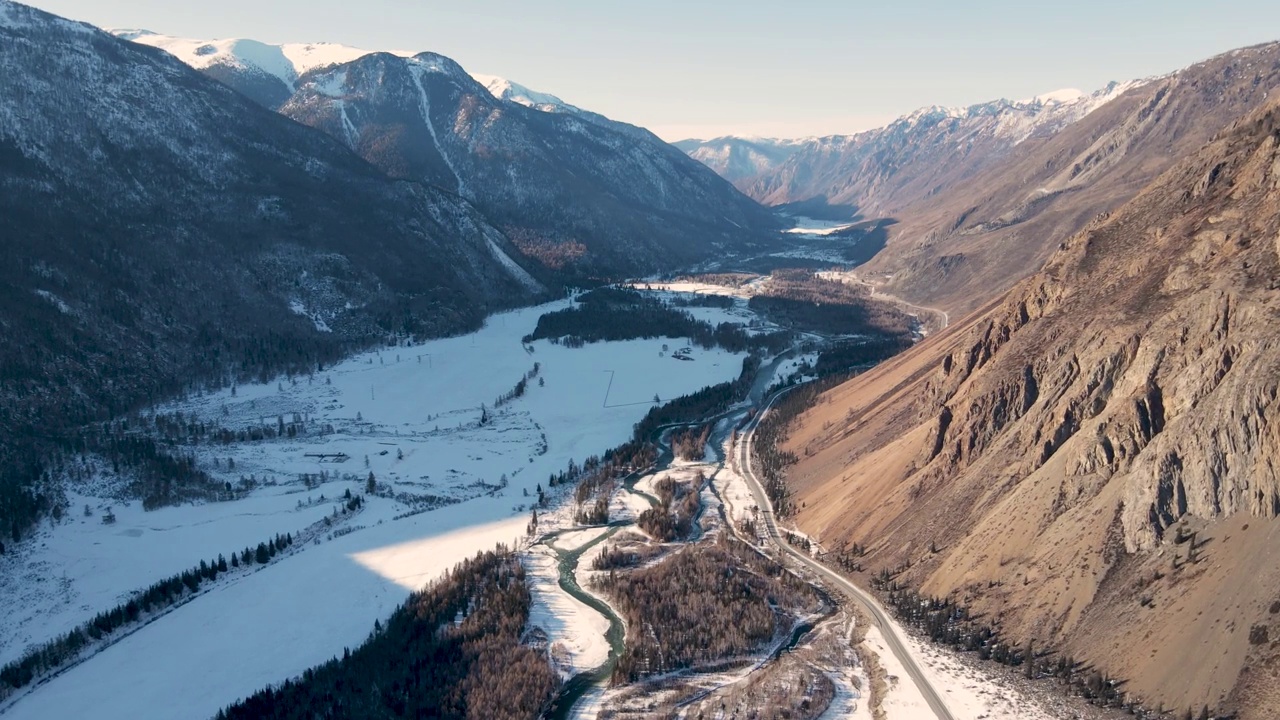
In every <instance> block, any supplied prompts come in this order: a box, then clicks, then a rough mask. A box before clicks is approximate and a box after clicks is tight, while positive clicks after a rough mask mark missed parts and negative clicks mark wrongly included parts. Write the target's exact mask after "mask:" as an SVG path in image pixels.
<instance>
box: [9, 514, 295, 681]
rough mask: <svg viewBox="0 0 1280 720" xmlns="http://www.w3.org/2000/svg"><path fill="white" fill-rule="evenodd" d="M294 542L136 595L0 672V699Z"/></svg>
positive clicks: (251, 551) (287, 539)
mask: <svg viewBox="0 0 1280 720" xmlns="http://www.w3.org/2000/svg"><path fill="white" fill-rule="evenodd" d="M293 542H294V539H293V535H292V534H289V533H286V534H284V535H276V536H275V537H273V538H271V539H269V540H267V541H266V542H261V543H258V545H257V547H246V548H244V549H243V550H241V551H240V552H233V553H231V560H230V562H228V561H227V559H226V557H225V556H223V555H218V557H217V558H215V559H213V560H208V561H206V560H201V561H200V564H199V565H197V566H195V567H192V568H191V569H190V570H184V571H183V572H181V573H178V574H176V575H173V576H171V577H168V578H166V579H164V580H161V581H159V582H157V583H154V584H153V585H151V586H150V587H148V588H147V589H146V590H142V591H139V592H137V593H135V594H134V597H132V598H130V599H129V600H128V601H127V602H123V603H120V604H119V605H117V606H115V607H114V608H112V609H110V610H107V611H104V612H100V613H98V614H97V615H96V616H94V618H93V619H92V620H89V621H87V622H85V623H83V624H81V625H80V626H79V627H76V628H73V629H72V630H71V631H69V632H67V633H66V634H64V635H62V636H61V637H59V638H56V639H54V640H50V641H49V642H46V643H44V644H43V645H39V646H36V647H33V648H31V649H29V650H27V651H26V652H25V653H23V655H22V657H20V658H18V659H17V660H14V661H12V662H10V663H8V664H7V665H5V666H4V667H3V668H0V699H3V698H5V697H8V696H9V695H11V694H13V692H14V691H16V690H18V689H20V688H23V687H26V686H27V685H28V684H30V683H31V682H32V681H33V680H36V679H37V678H40V677H43V676H45V675H48V674H49V673H52V672H55V671H57V670H59V669H61V668H63V667H65V666H66V665H68V664H70V663H72V662H74V661H76V660H77V659H79V657H80V655H81V654H82V653H83V651H84V650H85V649H86V648H88V647H90V646H91V645H93V644H94V643H97V642H99V641H100V640H102V639H103V638H106V637H109V636H111V635H112V634H114V633H116V632H117V631H118V630H121V629H122V628H125V627H128V626H131V625H136V624H138V623H141V622H144V621H146V620H147V619H149V618H151V617H154V616H155V614H157V613H159V612H162V611H164V610H166V609H168V608H170V607H173V606H174V605H176V604H178V603H180V602H182V601H184V600H186V599H188V598H190V597H191V596H193V595H195V594H196V593H198V592H199V591H200V587H201V585H202V584H203V583H205V582H213V581H215V580H217V579H218V576H219V575H220V574H223V573H227V572H231V571H233V570H235V569H237V568H239V567H241V566H245V567H249V566H252V565H255V564H257V565H266V564H267V563H269V562H271V561H272V560H273V559H274V558H275V557H276V555H278V554H279V553H281V552H283V551H284V550H285V549H287V548H290V547H292V546H293Z"/></svg>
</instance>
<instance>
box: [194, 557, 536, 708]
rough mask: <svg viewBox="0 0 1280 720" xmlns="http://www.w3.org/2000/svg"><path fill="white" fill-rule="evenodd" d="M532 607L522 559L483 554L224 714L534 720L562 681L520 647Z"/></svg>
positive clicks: (530, 649)
mask: <svg viewBox="0 0 1280 720" xmlns="http://www.w3.org/2000/svg"><path fill="white" fill-rule="evenodd" d="M530 602H531V596H530V593H529V588H528V586H527V584H526V582H525V571H524V567H523V566H522V565H521V564H520V561H519V560H518V559H517V557H516V556H515V554H514V553H512V552H511V551H510V550H508V549H506V548H504V547H502V546H499V548H498V549H497V550H496V551H488V552H482V553H480V554H479V555H477V556H476V557H475V558H472V559H468V560H464V561H463V562H462V563H460V564H459V565H457V566H456V567H455V568H454V569H453V570H452V571H450V572H449V573H448V574H446V575H445V576H444V577H442V578H440V579H439V580H437V581H435V582H433V583H431V584H430V585H429V586H428V587H427V588H426V589H424V590H422V591H420V592H416V593H414V594H413V595H411V596H410V597H409V599H408V600H407V601H405V603H404V605H402V606H400V607H399V608H398V609H397V610H396V611H395V612H394V613H392V615H391V618H390V619H389V620H388V621H387V623H386V625H385V626H384V625H382V624H381V623H375V625H374V631H373V634H372V635H370V636H369V639H368V640H366V641H365V642H364V644H362V645H361V646H360V647H358V648H356V649H355V650H344V651H343V656H342V657H341V658H335V659H333V660H330V661H329V662H327V663H325V664H323V665H321V666H319V667H316V668H313V669H310V670H307V671H306V672H305V673H303V674H302V677H300V678H296V679H293V680H288V681H285V682H284V683H283V684H282V685H279V686H277V687H269V688H266V689H264V690H261V691H259V692H257V693H255V694H254V695H252V696H250V697H248V698H246V699H245V700H242V701H240V702H239V703H237V704H235V705H233V706H232V707H230V708H227V709H226V710H223V711H221V712H219V713H218V715H217V717H218V719H219V720H240V719H245V720H247V719H249V718H253V719H254V720H259V719H262V718H296V719H297V720H304V719H305V720H311V719H312V718H445V719H453V718H456V719H458V720H463V719H464V718H465V719H468V720H475V719H479V718H484V719H485V720H489V719H492V720H533V719H534V718H537V717H539V716H541V714H542V713H543V711H544V710H545V709H546V708H547V707H548V706H549V704H550V702H551V700H552V699H553V698H554V696H555V693H556V691H557V689H558V688H559V687H560V680H559V677H558V676H557V675H556V672H555V670H554V669H553V668H552V667H551V663H550V661H549V660H548V658H547V656H546V653H544V652H541V651H539V650H537V649H535V648H533V647H530V646H528V645H525V644H523V643H522V642H521V640H522V637H523V635H524V629H525V626H526V625H527V624H528V620H529V607H530Z"/></svg>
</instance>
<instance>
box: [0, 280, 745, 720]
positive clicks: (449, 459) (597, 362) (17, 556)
mask: <svg viewBox="0 0 1280 720" xmlns="http://www.w3.org/2000/svg"><path fill="white" fill-rule="evenodd" d="M561 306H563V303H554V304H551V305H547V306H541V307H537V308H528V309H524V310H520V311H515V312H511V313H506V314H503V315H497V316H494V317H492V318H490V320H489V322H488V323H487V324H486V326H485V328H484V329H482V330H480V331H478V332H476V333H473V334H471V335H467V336H463V337H458V338H450V339H444V340H436V341H432V342H429V343H425V344H422V345H416V346H412V347H399V348H390V349H385V350H382V351H380V352H374V353H367V354H364V355H360V356H358V357H354V358H352V359H350V360H348V361H346V362H343V363H341V364H339V365H336V366H334V367H332V368H328V369H326V370H324V371H323V372H319V373H316V374H315V375H314V376H313V377H303V378H296V380H297V382H296V383H295V382H293V381H290V380H287V379H286V380H282V381H278V382H277V381H273V382H271V383H267V384H263V385H254V386H243V385H242V386H240V387H238V388H236V389H235V392H234V394H232V391H231V390H226V391H222V392H218V393H215V394H211V395H206V396H204V397H199V398H193V399H190V400H187V401H184V402H181V403H176V404H174V405H171V406H168V407H165V408H161V411H162V412H172V411H181V412H182V413H184V415H185V416H188V417H189V416H192V415H194V416H196V417H197V418H198V419H199V420H201V421H204V422H206V423H210V424H216V425H219V426H223V427H227V428H230V429H240V428H244V427H246V426H249V425H255V426H256V425H271V426H276V425H277V423H278V422H279V419H280V418H281V417H283V419H284V421H285V422H286V423H289V422H292V421H293V419H294V417H295V414H296V416H297V417H298V418H300V419H302V420H303V421H304V422H305V426H306V431H305V434H303V435H300V436H299V437H297V438H293V439H283V440H266V441H259V442H256V443H255V442H247V443H237V444H232V445H228V446H222V445H205V444H202V445H199V446H195V447H193V448H191V449H192V450H193V451H194V452H195V453H196V456H197V460H198V462H199V463H200V464H201V465H202V466H204V467H206V468H207V469H209V470H210V472H212V473H214V474H215V475H216V476H217V477H218V478H219V479H225V480H227V481H228V482H232V483H233V484H236V483H238V482H239V480H240V477H241V476H242V475H243V476H246V477H248V476H250V475H252V476H253V477H254V478H255V479H256V480H258V481H260V482H262V481H264V480H265V482H266V483H268V484H265V485H262V486H260V487H259V488H258V489H257V490H255V491H253V492H252V493H251V494H249V496H248V497H247V498H245V499H242V500H237V501H233V502H227V503H214V504H207V505H198V506H183V507H176V508H166V509H163V510H157V511H154V512H149V513H143V512H142V511H141V509H140V508H138V507H137V505H136V503H135V504H134V505H132V506H129V507H125V506H123V505H121V504H120V503H119V502H118V501H114V500H111V499H108V498H99V497H91V496H76V497H75V498H74V501H75V502H76V503H78V505H76V506H75V507H79V505H82V504H85V503H88V504H90V505H92V506H93V508H94V513H95V517H92V518H82V517H80V516H79V514H78V513H73V514H72V517H71V519H70V520H67V521H64V522H63V523H62V524H60V525H57V526H55V527H51V528H46V529H45V530H43V531H42V532H41V533H40V534H39V535H38V536H37V537H36V539H35V540H33V541H31V542H27V543H24V544H23V546H21V547H19V548H17V549H16V551H15V552H11V553H10V554H8V555H6V556H4V557H3V558H0V577H3V578H6V579H13V578H16V579H17V582H10V581H6V582H4V583H3V584H0V612H3V613H4V614H5V617H6V618H16V619H17V621H16V622H6V623H5V624H4V626H3V630H0V643H3V645H2V646H0V651H2V652H3V653H4V657H6V658H13V657H16V656H17V655H19V654H20V653H21V651H22V647H24V646H25V645H26V644H27V643H29V642H33V641H37V640H40V639H42V638H49V637H52V636H54V635H56V634H58V633H60V632H63V631H65V630H66V629H68V628H69V627H71V626H73V625H74V624H76V623H78V622H82V621H84V620H86V619H88V618H89V617H91V616H92V614H94V613H96V612H98V611H100V610H105V609H109V608H110V607H111V606H112V605H114V604H115V603H116V602H119V601H120V600H121V599H126V598H127V597H128V596H129V594H130V593H131V592H132V591H133V590H136V589H139V588H141V587H143V586H145V585H147V584H150V583H151V582H154V581H156V580H159V579H161V578H163V577H166V576H168V575H171V574H173V573H175V572H179V571H181V570H184V569H187V568H189V567H191V566H193V565H196V564H198V563H199V561H200V560H201V559H209V558H213V557H216V556H217V555H218V554H219V553H223V554H229V553H230V552H232V551H234V550H238V549H241V548H243V547H244V546H246V545H250V544H253V545H256V544H257V543H258V542H260V541H263V540H266V539H267V538H269V537H271V536H273V535H274V534H276V533H285V532H296V531H297V530H299V529H301V528H303V527H305V526H307V525H309V524H310V523H312V522H314V521H316V520H317V519H320V518H321V517H323V516H324V515H326V514H328V513H331V512H332V508H333V504H332V502H331V500H332V499H333V498H334V497H335V496H338V495H341V494H342V493H343V492H344V491H345V490H346V489H348V488H350V489H351V490H352V492H355V493H363V492H364V486H365V482H366V480H367V476H368V474H369V473H370V472H372V473H373V474H374V476H375V479H376V482H377V483H379V497H373V498H371V499H370V500H369V501H368V502H367V504H366V507H365V509H364V510H363V511H362V512H360V513H358V514H356V515H355V517H353V518H352V519H351V520H349V521H347V523H346V525H345V527H343V530H344V531H346V530H354V531H352V532H349V534H340V535H338V536H337V537H332V538H330V537H326V538H323V539H321V541H320V542H318V544H314V545H310V546H308V547H306V548H305V549H304V550H302V551H301V552H297V553H295V554H292V555H289V556H287V557H285V558H283V559H279V560H277V561H276V562H275V563H273V564H271V565H269V566H267V567H265V568H263V569H261V570H260V571H258V572H253V573H247V574H240V575H235V576H233V577H230V578H229V579H227V580H226V581H225V582H224V581H219V583H218V584H216V585H215V586H213V588H212V589H211V590H210V591H209V592H207V593H205V594H203V595H201V596H199V597H197V598H196V599H195V600H193V601H192V602H190V603H188V604H186V605H184V606H182V607H181V608H179V609H177V610H176V611H174V612H173V613H171V614H169V615H166V616H164V617H161V618H159V619H158V620H156V621H155V622H153V623H151V624H148V625H146V626H143V627H141V628H139V629H137V630H136V632H134V633H133V634H131V635H129V636H128V637H126V638H124V639H123V640H121V641H119V642H117V643H116V644H114V645H112V646H110V647H109V648H107V649H106V650H104V651H103V652H101V653H100V654H98V655H96V656H94V657H92V658H91V659H89V660H88V661H86V662H84V663H83V664H81V665H79V666H76V667H74V668H72V669H71V670H69V671H67V672H65V673H64V674H62V675H60V676H58V677H56V678H54V679H53V680H52V681H50V682H48V683H47V684H45V685H43V686H40V687H38V688H36V689H35V690H34V691H33V692H32V693H31V694H29V695H27V696H25V697H22V698H21V699H20V700H19V701H18V702H17V703H16V704H14V705H13V706H12V708H11V709H10V710H9V711H8V713H7V715H8V716H10V717H15V718H55V717H95V718H137V717H151V716H155V714H156V712H157V708H164V710H163V712H161V713H160V714H162V715H163V716H165V717H172V718H204V717H208V716H210V715H212V714H213V713H214V712H216V711H217V709H218V708H220V707H222V706H224V705H226V704H228V703H230V702H232V701H234V700H235V699H237V698H239V697H242V696H244V695H246V694H248V693H251V692H253V691H255V690H257V689H259V688H260V687H262V686H263V685H265V684H266V683H269V682H273V681H278V680H282V679H284V678H286V677H290V676H293V675H297V674H299V673H301V672H302V671H303V670H305V669H306V668H308V667H311V666H313V665H315V664H317V663H319V662H322V661H324V660H326V659H328V658H330V657H332V656H334V655H340V654H341V653H342V648H343V647H353V646H355V645H357V644H359V643H360V642H361V641H362V640H363V639H364V638H365V637H366V636H367V635H368V633H369V631H370V630H371V629H372V626H373V622H374V620H375V619H378V618H383V617H385V616H387V615H388V614H389V613H390V612H391V610H392V609H393V608H394V607H395V606H396V605H398V604H399V603H400V602H402V601H403V600H404V598H405V597H406V596H407V594H408V593H409V592H410V591H411V590H413V589H416V588H419V587H421V586H422V585H423V584H424V583H425V582H427V581H429V580H430V579H432V578H434V577H436V576H438V575H439V574H440V573H441V572H443V571H444V570H446V569H447V568H449V567H450V566H452V565H453V564H454V563H456V562H457V561H458V560H460V559H462V558H463V557H466V556H468V555H471V554H474V553H475V552H477V551H480V550H483V549H488V548H492V547H493V546H494V545H495V544H496V543H498V542H506V543H514V542H516V541H517V540H518V539H520V538H521V537H522V536H523V535H524V531H525V526H526V524H527V522H528V513H529V511H528V506H529V505H530V504H531V503H532V502H533V501H534V500H535V499H536V494H537V493H536V489H537V486H538V485H539V484H542V485H543V487H544V489H545V488H546V481H547V477H548V476H549V474H550V473H552V472H558V471H560V470H562V469H564V468H565V467H566V466H567V464H568V463H569V461H570V460H571V459H572V460H575V461H577V462H581V461H582V459H583V458H585V457H586V456H588V455H592V454H598V453H601V452H603V451H604V450H606V449H608V448H610V447H613V446H615V445H617V444H618V443H620V442H622V441H624V440H625V439H626V438H627V437H628V436H629V435H630V433H631V428H632V425H633V424H634V423H635V422H636V421H638V420H639V419H640V418H641V417H642V416H643V415H644V413H645V412H647V411H648V409H649V406H650V403H651V401H652V399H653V397H654V395H658V396H659V397H661V398H663V399H669V398H672V397H676V396H678V395H681V394H685V393H688V392H692V391H694V390H696V389H698V388H701V387H703V386H706V385H709V384H713V383H716V382H722V381H725V380H729V379H732V378H734V377H736V376H737V374H738V372H739V371H740V369H741V356H737V355H734V354H730V353H726V352H722V351H708V350H701V349H695V350H694V351H693V353H692V356H693V358H694V360H695V361H694V362H681V361H677V360H673V359H672V358H671V357H669V356H668V355H667V354H665V353H660V352H659V350H660V349H661V345H662V342H663V341H661V340H651V341H629V342H620V343H599V344H591V345H587V346H586V347H584V348H581V349H569V348H565V347H562V346H559V345H552V344H550V343H547V342H537V343H534V345H533V352H532V353H530V352H528V351H526V349H525V348H524V347H523V346H522V344H521V342H520V338H521V336H523V335H524V334H526V333H528V332H530V331H531V330H532V329H533V327H534V325H535V323H536V321H537V318H538V316H539V315H540V314H541V313H543V312H546V311H548V310H551V309H555V308H557V307H561ZM667 342H668V343H669V342H670V341H667ZM535 362H536V363H539V365H540V371H539V373H538V379H541V380H542V381H543V382H544V383H545V385H542V384H540V383H539V382H538V379H534V380H531V381H530V382H529V387H528V391H527V393H526V395H525V396H524V397H523V398H520V399H516V400H514V401H513V402H511V403H509V404H506V405H504V406H503V407H502V408H500V409H498V410H496V411H495V410H494V409H493V403H494V400H495V398H497V397H499V396H500V395H502V394H504V393H506V392H508V391H510V390H511V389H512V387H513V386H514V385H515V384H516V382H517V381H518V380H520V379H521V378H523V377H525V374H526V373H527V372H529V371H530V370H531V369H532V368H533V365H534V363H535ZM606 393H607V396H606ZM606 399H607V403H606ZM482 403H484V404H486V405H487V406H488V414H489V416H490V421H489V422H488V423H486V424H484V425H483V426H482V425H479V424H478V421H479V420H480V417H481V404H482ZM330 426H332V430H330V429H329V427H330ZM312 454H326V455H330V456H333V455H338V454H342V455H345V456H346V459H345V461H343V462H333V461H332V458H328V459H325V458H319V457H314V456H313V455H312ZM366 458H367V463H368V465H367V466H366ZM215 459H216V460H217V465H216V466H215V465H214V461H215ZM228 459H233V460H234V462H235V464H234V469H231V468H230V466H229V464H228V462H227V460H228ZM303 473H306V474H313V475H319V474H321V473H324V475H325V477H326V478H327V480H328V481H327V482H326V483H325V484H322V485H320V486H318V487H312V488H310V489H308V488H306V487H305V486H304V485H303V484H302V481H301V480H300V479H299V478H300V475H301V474H303ZM504 476H505V478H506V485H505V487H504V486H503V481H502V479H503V477H504ZM272 482H274V483H275V484H274V485H273V484H270V483H272ZM526 492H527V493H528V495H527V496H526V494H525V493H526ZM321 494H323V495H325V497H326V498H327V499H328V500H326V501H325V502H323V503H322V502H319V501H318V498H319V496H320V495H321ZM428 495H430V496H436V497H437V498H445V499H447V501H449V502H452V504H449V505H445V506H444V507H438V508H437V509H433V510H428V511H424V512H418V513H416V514H410V513H413V511H414V510H415V509H421V508H423V507H426V506H425V505H423V504H421V503H422V502H423V498H424V497H426V496H428ZM309 502H310V504H309ZM107 505H111V506H112V507H113V510H114V513H115V515H116V517H117V521H116V523H115V524H114V525H104V524H102V523H101V522H100V520H99V519H98V517H96V515H97V514H98V513H100V512H101V510H100V509H101V508H105V507H106V506H107ZM63 573H65V576H64V575H63ZM546 599H547V603H546V604H545V605H544V606H545V607H547V608H551V607H553V605H552V604H551V600H550V596H546ZM554 607H558V606H554ZM555 614H556V615H558V614H559V612H558V611H557V612H556V613H555ZM583 643H585V644H582V645H581V646H580V647H579V648H578V650H577V652H578V653H579V655H578V657H579V658H580V659H581V661H582V662H583V663H584V664H586V665H590V664H591V662H590V661H589V660H588V658H589V656H590V653H591V652H594V650H592V649H591V647H590V643H587V642H586V641H583ZM179 691H180V692H179ZM179 700H180V702H179Z"/></svg>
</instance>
